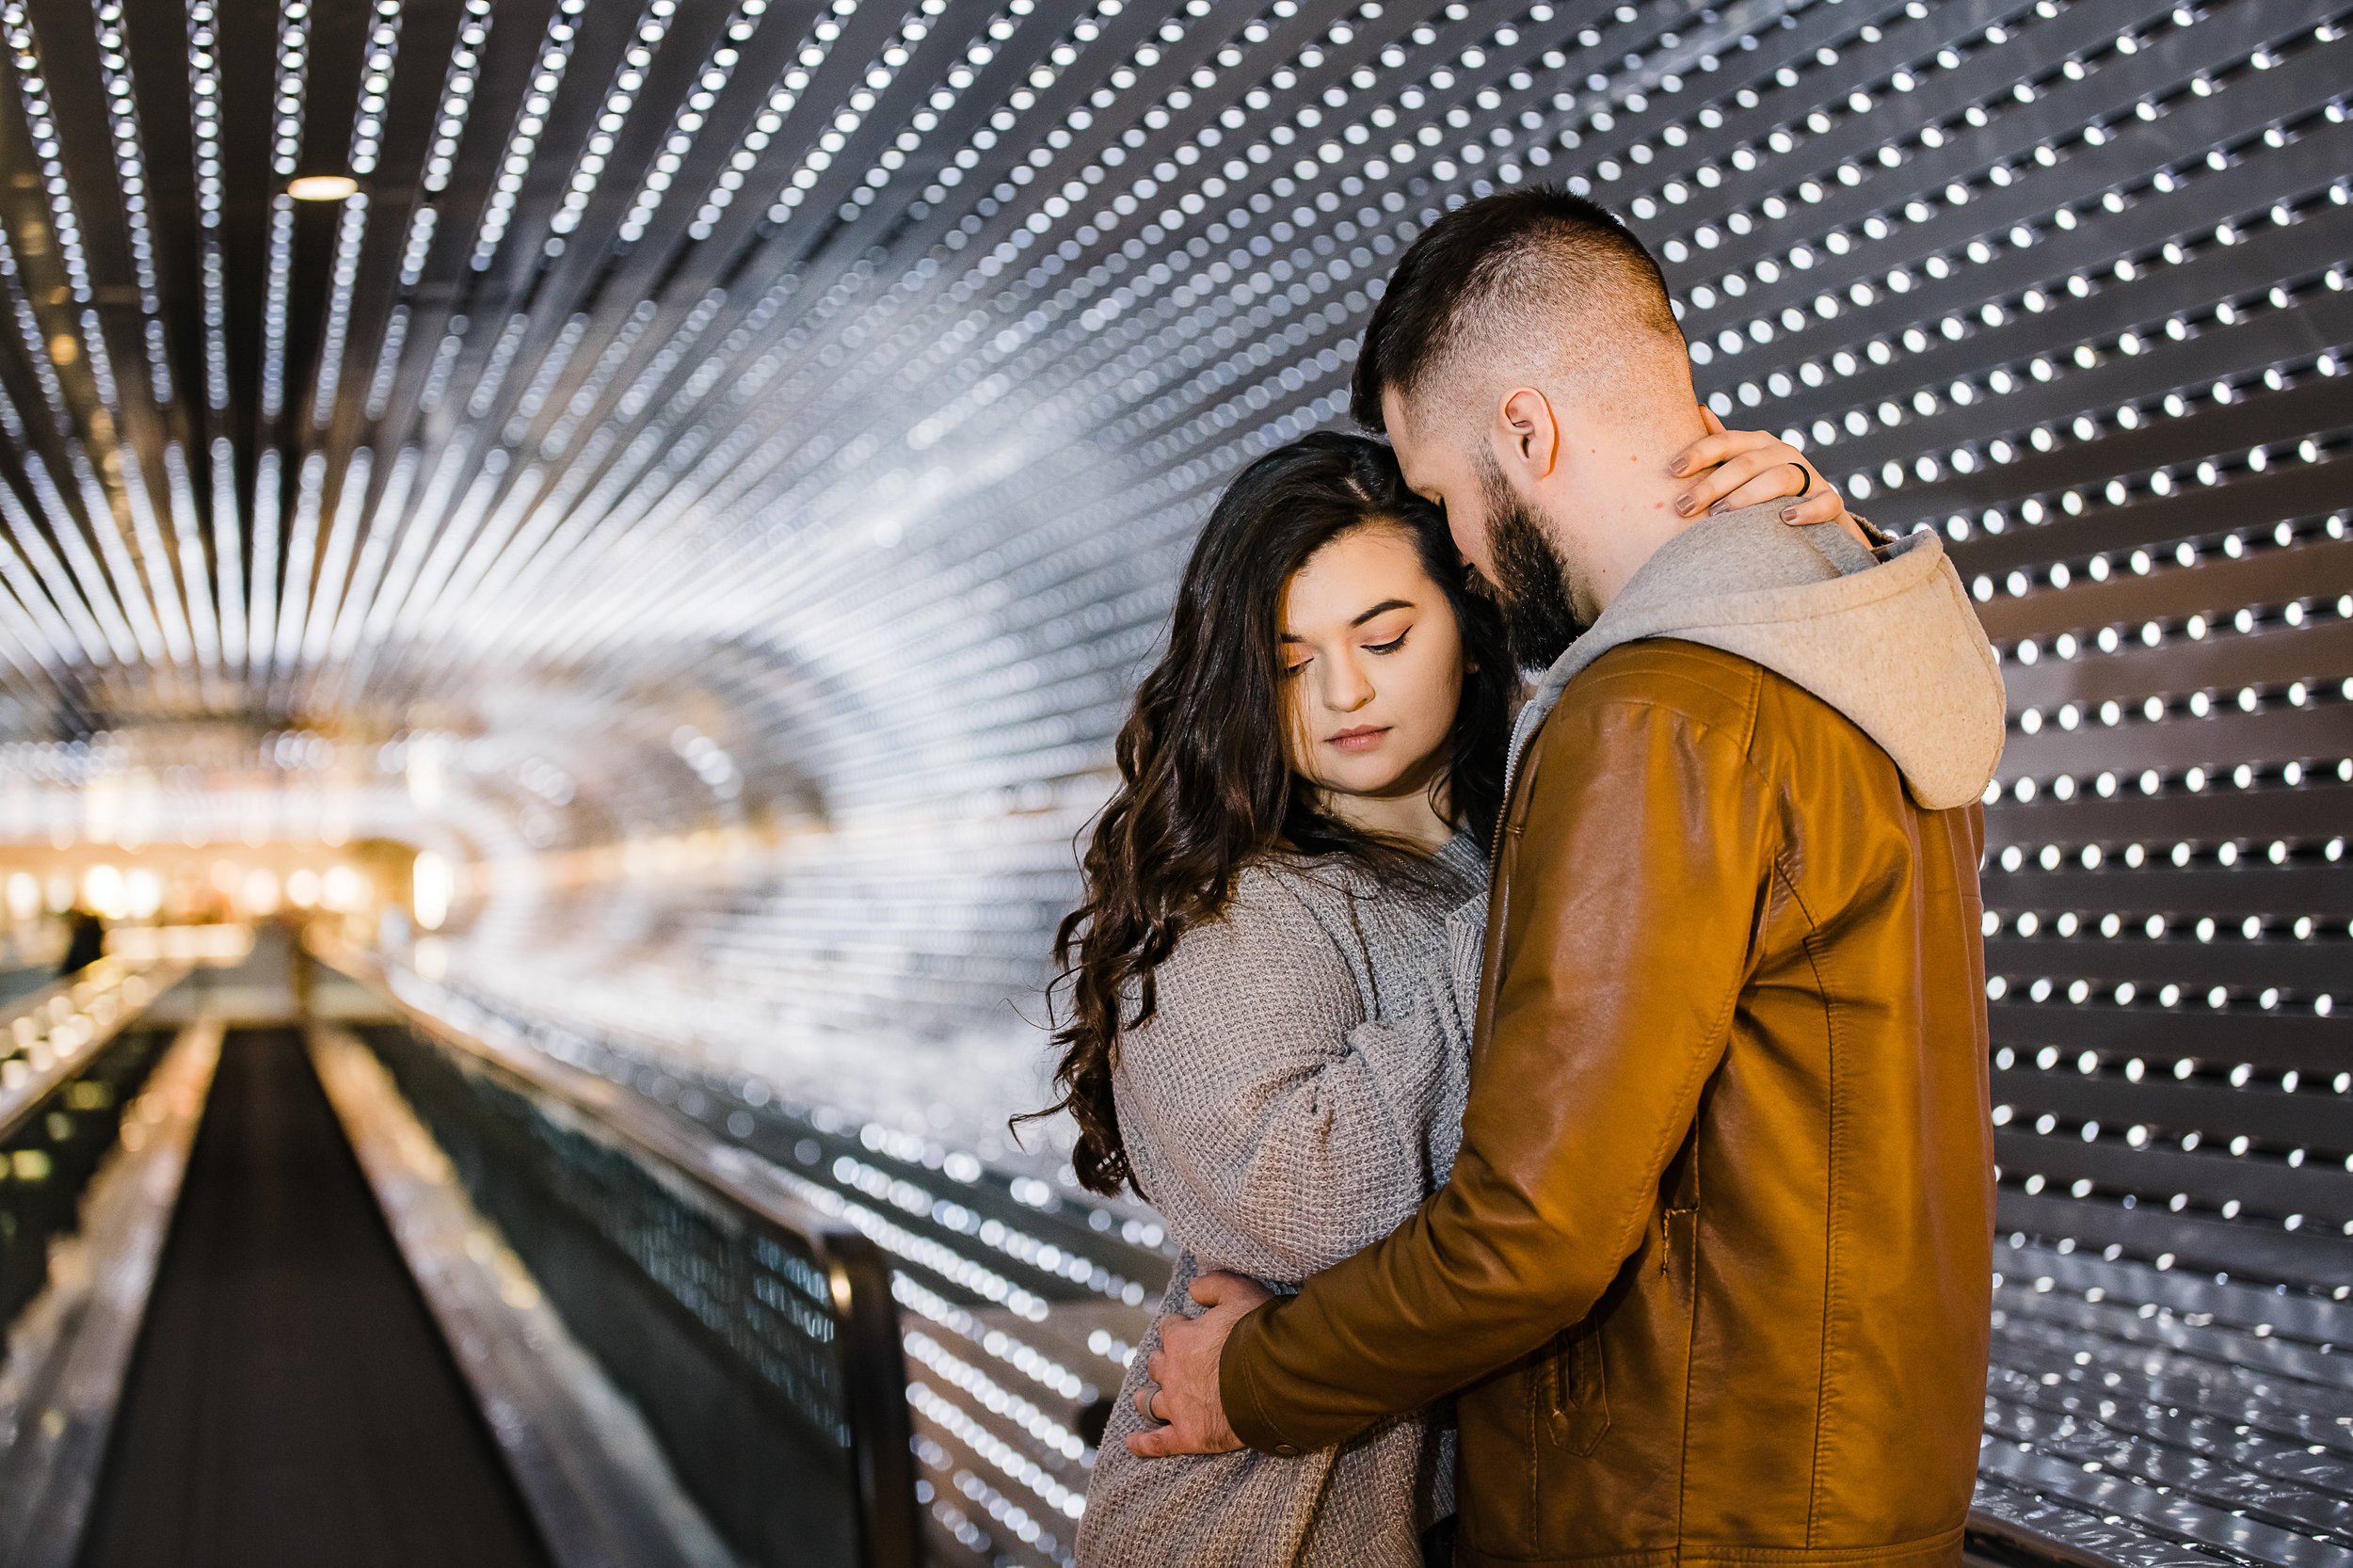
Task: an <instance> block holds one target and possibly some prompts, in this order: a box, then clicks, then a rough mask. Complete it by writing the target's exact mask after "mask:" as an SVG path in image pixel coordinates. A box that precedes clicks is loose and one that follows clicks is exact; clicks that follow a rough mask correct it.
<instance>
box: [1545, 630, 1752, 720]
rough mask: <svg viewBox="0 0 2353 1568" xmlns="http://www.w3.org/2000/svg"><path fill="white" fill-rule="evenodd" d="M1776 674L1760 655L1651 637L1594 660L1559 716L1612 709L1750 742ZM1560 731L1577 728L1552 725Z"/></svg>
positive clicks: (1567, 693)
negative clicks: (1757, 658)
mask: <svg viewBox="0 0 2353 1568" xmlns="http://www.w3.org/2000/svg"><path fill="white" fill-rule="evenodd" d="M1767 680H1769V673H1768V671H1767V670H1766V669H1765V667H1764V666H1763V665H1762V664H1757V663H1756V662H1755V661H1754V660H1752V659H1744V658H1742V657H1740V656H1739V655H1738V654H1737V653H1727V652H1725V651H1723V650H1722V649H1721V648H1707V647H1705V646H1703V645H1701V644H1699V643H1689V642H1684V641H1682V640H1681V639H1679V638H1674V637H1645V638H1643V639H1641V641H1639V642H1631V643H1625V644H1623V645H1621V646H1619V647H1617V648H1611V649H1610V650H1609V652H1607V653H1605V654H1603V655H1602V656H1601V657H1600V658H1598V659H1596V660H1594V661H1593V663H1592V664H1589V665H1587V666H1586V667H1585V668H1584V669H1583V670H1582V671H1580V672H1578V674H1577V679H1576V680H1572V681H1570V682H1569V684H1568V686H1567V689H1565V690H1564V691H1562V693H1561V701H1560V705H1559V707H1558V708H1557V709H1555V711H1554V713H1553V717H1554V718H1556V719H1571V720H1574V719H1575V718H1576V717H1577V716H1578V715H1590V716H1594V717H1598V716H1599V715H1600V714H1601V713H1603V712H1605V711H1608V710H1610V709H1631V710H1633V711H1635V712H1638V713H1640V714H1641V715H1642V716H1644V717H1646V718H1649V719H1652V720H1657V721H1665V722H1669V723H1684V724H1691V725H1697V726H1701V727H1704V728H1709V729H1715V730H1721V731H1722V732H1724V733H1726V734H1729V735H1732V736H1735V737H1737V738H1742V739H1745V737H1746V736H1747V735H1748V734H1749V733H1750V732H1751V731H1752V729H1753V728H1754V726H1755V721H1756V713H1757V709H1758V704H1759V702H1760V700H1761V698H1762V695H1763V692H1764V688H1765V683H1766V681H1767ZM1547 728H1554V729H1555V730H1556V732H1558V731H1564V730H1566V729H1568V728H1572V726H1571V725H1566V724H1564V725H1559V726H1547Z"/></svg>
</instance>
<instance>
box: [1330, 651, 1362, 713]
mask: <svg viewBox="0 0 2353 1568" xmlns="http://www.w3.org/2000/svg"><path fill="white" fill-rule="evenodd" d="M1323 680H1324V687H1323V700H1324V702H1325V703H1326V704H1327V705H1328V706H1330V707H1331V708H1332V709H1333V711H1334V712H1341V713H1353V712H1355V711H1356V710H1357V709H1359V708H1362V707H1363V706H1364V705H1365V704H1366V703H1368V702H1370V701H1371V700H1372V682H1371V681H1370V680H1367V679H1365V672H1364V671H1363V670H1360V669H1358V668H1357V667H1356V666H1355V665H1354V664H1351V663H1350V662H1349V661H1347V660H1345V659H1329V660H1326V661H1324V677H1323Z"/></svg>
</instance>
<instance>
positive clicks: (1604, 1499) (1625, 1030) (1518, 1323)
mask: <svg viewBox="0 0 2353 1568" xmlns="http://www.w3.org/2000/svg"><path fill="white" fill-rule="evenodd" d="M1982 833H1983V815H1982V812H1981V810H1980V809H1979V808H1977V807H1976V806H1970V807H1966V808H1961V809H1956V810H1946V811H1929V810H1925V809H1923V808H1920V807H1919V806H1918V805H1917V804H1916V803H1915V802H1914V801H1913V799H1912V797H1911V796H1910V795H1909V794H1908V793H1907V792H1906V791H1905V787H1904V784H1903V780H1902V778H1901V776H1899V775H1898V773H1897V769H1896V767H1895V765H1894V764H1893V763H1892V762H1891V761H1890V760H1889V759H1888V756H1887V754H1886V753H1885V752H1884V751H1882V750H1881V749H1880V748H1879V747H1878V746H1877V745H1874V744H1872V743H1871V741H1870V740H1869V739H1867V738H1866V737H1865V735H1864V734H1863V732H1862V731H1861V730H1859V729H1857V728H1855V727H1854V726H1853V725H1852V724H1850V723H1849V722H1848V720H1846V719H1845V718H1843V717H1842V716H1840V714H1839V713H1837V712H1834V711H1833V709H1831V708H1830V707H1828V706H1827V705H1825V704H1824V703H1823V702H1822V701H1820V700H1819V699H1818V698H1817V697H1815V696H1812V695H1810V694H1809V693H1807V692H1806V691H1804V690H1803V689H1801V688H1800V687H1799V686H1797V685H1795V684H1793V683H1792V682H1790V681H1789V680H1785V679H1783V678H1782V677H1780V676H1778V675H1775V674H1772V673H1770V672H1769V671H1767V670H1765V669H1763V668H1761V667H1759V666H1758V665H1756V664H1752V663H1749V662H1748V661H1746V660H1743V659H1739V658H1737V657H1734V656H1733V655H1730V654H1727V653H1721V652H1717V651H1714V650H1712V649H1708V648H1700V647H1698V646H1696V645H1693V644H1690V643H1685V642H1674V641H1649V642H1639V643H1634V644H1630V645H1628V646H1625V647H1623V648H1617V649H1615V650H1614V651H1611V652H1609V653H1608V654H1606V655H1604V656H1603V657H1602V658H1601V659H1599V660H1598V661H1596V662H1595V663H1594V664H1593V665H1592V667H1591V668H1589V669H1587V670H1586V671H1584V672H1583V673H1582V674H1581V675H1580V676H1579V677H1578V678H1577V680H1574V681H1573V682H1571V684H1570V685H1569V687H1568V689H1567V691H1566V692H1565V693H1564V694H1563V695H1562V697H1561V703H1560V706H1559V707H1558V708H1557V709H1555V710H1554V711H1553V712H1551V713H1550V714H1549V715H1548V716H1547V717H1546V719H1545V722H1544V725H1543V727H1542V728H1541V729H1540V730H1539V731H1538V734H1537V737H1536V740H1535V742H1534V744H1532V745H1531V747H1530V748H1529V754H1528V756H1527V757H1526V758H1525V759H1524V760H1523V763H1522V771H1521V776H1520V777H1519V779H1518V781H1517V784H1516V787H1515V789H1514V792H1513V799H1512V802H1511V804H1510V806H1509V807H1508V808H1507V813H1506V818H1505V821H1504V824H1503V826H1502V830H1501V833H1500V835H1499V848H1498V853H1497V864H1496V882H1495V893H1494V902H1493V904H1492V906H1491V909H1492V913H1491V919H1490V921H1489V926H1488V933H1487V945H1486V955H1485V962H1484V971H1483V974H1482V978H1481V995H1480V1009H1479V1028H1478V1033H1477V1038H1476V1042H1475V1045H1474V1047H1473V1055H1472V1062H1471V1085H1470V1100H1469V1107H1468V1110H1467V1112H1466V1113H1465V1136H1464V1142H1463V1147H1462V1153H1461V1155H1460V1157H1459V1159H1458V1160H1457V1162H1456V1164H1455V1167H1454V1173H1453V1176H1452V1177H1451V1179H1450V1180H1449V1182H1448V1184H1447V1185H1446V1187H1445V1188H1444V1189H1443V1190H1441V1191H1440V1192H1438V1193H1437V1195H1436V1196H1435V1197H1433V1199H1432V1200H1431V1201H1430V1202H1429V1203H1428V1204H1427V1205H1426V1206H1424V1208H1423V1209H1422V1211H1421V1212H1420V1213H1419V1214H1418V1215H1417V1217H1416V1218H1415V1219H1414V1220H1412V1221H1411V1222H1409V1223H1408V1224H1406V1225H1405V1226H1404V1227H1403V1228H1401V1230H1399V1231H1398V1232H1397V1233H1396V1234H1394V1235H1392V1236H1391V1237H1389V1238H1388V1239H1387V1240H1385V1241H1382V1242H1380V1243H1378V1244H1377V1245H1375V1246H1373V1247H1372V1248H1370V1249H1369V1250H1368V1251H1366V1252H1364V1253H1361V1254H1359V1255H1358V1256H1355V1257H1353V1258H1352V1259H1350V1260H1349V1261H1348V1262H1346V1263H1344V1264H1342V1265H1340V1266H1339V1267H1338V1268H1336V1269H1334V1270H1332V1271H1330V1272H1327V1273H1324V1274H1321V1275H1319V1276H1318V1277H1317V1278H1315V1279H1314V1280H1312V1281H1310V1282H1309V1284H1308V1286H1307V1288H1306V1289H1305V1291H1303V1292H1302V1293H1301V1294H1300V1295H1299V1296H1297V1297H1296V1298H1293V1299H1291V1300H1289V1301H1285V1302H1278V1303H1274V1304H1270V1305H1268V1306H1266V1307H1262V1308H1261V1309H1259V1310H1258V1311H1257V1312H1256V1313H1254V1314H1252V1315H1251V1316H1250V1317H1248V1318H1245V1319H1244V1320H1242V1321H1241V1323H1240V1324H1239V1325H1238V1326H1237V1327H1236V1329H1235V1331H1234V1334H1233V1336H1232V1337H1231V1338H1230V1339H1229V1340H1228V1341H1227V1342H1226V1346H1225V1355H1224V1362H1223V1368H1222V1372H1221V1383H1222V1387H1223V1392H1224V1396H1225V1408H1226V1412H1227V1414H1228V1416H1229V1417H1230V1418H1231V1420H1232V1422H1233V1424H1234V1428H1235V1430H1236V1432H1239V1433H1240V1434H1241V1437H1242V1438H1243V1440H1244V1441H1245V1442H1247V1443H1249V1444H1250V1445H1252V1446H1253V1447H1256V1448H1262V1449H1268V1450H1272V1451H1274V1452H1278V1453H1279V1452H1289V1451H1295V1450H1298V1449H1303V1448H1316V1447H1322V1446H1324V1445H1327V1444H1331V1443H1335V1442H1338V1441H1340V1440H1342V1439H1344V1438H1346V1437H1348V1436H1350V1435H1351V1434H1353V1433H1354V1432H1358V1431H1360V1430H1361V1429H1363V1428H1364V1427H1366V1426H1367V1425H1369V1423H1370V1422H1372V1421H1373V1420H1374V1419H1376V1418H1378V1417H1379V1416H1383V1415H1385V1414H1387V1413H1389V1412H1393V1411H1398V1410H1403V1409H1410V1408H1412V1407H1414V1406H1417V1405H1420V1404H1423V1403H1425V1402H1427V1401H1430V1400H1436V1399H1440V1398H1443V1397H1444V1396H1446V1395H1448V1394H1450V1393H1456V1392H1457V1391H1458V1390H1459V1398H1458V1400H1457V1404H1456V1408H1457V1411H1458V1413H1459V1416H1460V1419H1461V1423H1462V1448H1461V1480H1462V1482H1463V1485H1462V1489H1461V1493H1462V1500H1463V1501H1462V1508H1463V1512H1462V1525H1461V1534H1460V1547H1459V1550H1460V1554H1461V1555H1460V1558H1459V1560H1460V1561H1462V1562H1465V1563H1471V1564H1485V1563H1506V1562H1510V1563H1580V1564H1582V1563H1609V1564H1611V1565H1612V1568H1615V1565H1618V1564H1625V1565H1628V1568H1632V1565H1638V1564H1641V1565H1647V1564H1654V1563H1656V1564H1667V1563H1710V1564H1712V1563H1723V1564H1744V1565H1757V1568H1763V1565H1771V1568H1811V1565H1815V1564H1821V1565H1831V1564H1837V1565H1840V1568H1846V1565H1850V1564H1864V1563H1869V1564H1882V1563H1912V1562H1921V1563H1929V1562H1938V1563H1950V1562H1955V1561H1957V1560H1958V1559H1959V1556H1960V1550H1961V1527H1962V1523H1963V1521H1964V1519H1965V1518H1966V1516H1967V1512H1968V1507H1969V1497H1970V1492H1971V1487H1972V1483H1973V1480H1974V1478H1975V1473H1976V1461H1977V1440H1978V1432H1979V1426H1980V1422H1981V1418H1982V1401H1983V1398H1984V1391H1985V1371H1986V1341H1987V1332H1988V1328H1987V1325H1988V1318H1989V1312H1990V1305H1991V1303H1990V1293H1991V1285H1990V1275H1991V1270H1992V1260H1991V1256H1990V1254H1991V1245H1992V1226H1993V1145H1992V1132H1991V1128H1989V1126H1988V1121H1987V1076H1986V1075H1987V1063H1986V1014H1985V976H1984V950H1983V943H1982V938H1981V936H1980V932H1979V925H1978V921H1979V918H1980V909H1981V904H1980V902H1979V896H1978V892H1977V858H1978V852H1979V844H1980V840H1981V838H1982Z"/></svg>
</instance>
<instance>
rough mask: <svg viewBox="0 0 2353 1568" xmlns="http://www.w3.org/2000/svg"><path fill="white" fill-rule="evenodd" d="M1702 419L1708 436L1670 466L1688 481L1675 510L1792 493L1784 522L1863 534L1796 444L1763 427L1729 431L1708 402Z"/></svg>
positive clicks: (1713, 509)
mask: <svg viewBox="0 0 2353 1568" xmlns="http://www.w3.org/2000/svg"><path fill="white" fill-rule="evenodd" d="M1700 418H1702V419H1704V420H1705V421H1706V422H1707V434H1706V435H1705V436H1702V437H1701V438H1700V439H1699V440H1695V441H1693V442H1692V443H1691V444H1690V445H1689V446H1687V447H1685V448H1684V449H1683V450H1682V451H1681V452H1680V453H1678V454H1676V456H1675V459H1674V461H1673V462H1672V463H1670V464H1669V465H1668V472H1671V473H1673V474H1674V475H1675V476H1676V477H1677V478H1680V479H1685V480H1687V481H1688V483H1687V484H1686V485H1685V486H1684V488H1683V492H1682V493H1681V494H1680V495H1678V496H1677V497H1676V498H1675V510H1676V511H1678V512H1680V513H1682V514H1683V515H1684V516H1685V517H1687V518H1695V517H1699V516H1701V515H1702V514H1707V515H1713V514H1715V513H1718V512H1730V511H1737V509H1739V508H1740V507H1743V506H1760V505H1763V504H1765V503H1766V502H1768V501H1772V500H1775V499H1778V498H1780V497H1782V496H1789V497H1793V498H1794V499H1792V500H1791V501H1790V503H1789V504H1787V505H1786V506H1784V507H1783V508H1782V511H1781V520H1782V521H1784V522H1786V523H1790V524H1792V525H1793V526H1798V527H1802V526H1804V525H1805V524H1808V523H1815V522H1841V523H1844V524H1846V527H1847V531H1848V532H1849V533H1850V534H1852V535H1854V536H1855V537H1857V538H1858V539H1860V538H1862V537H1863V531H1862V529H1861V528H1860V527H1859V526H1858V525H1857V524H1856V523H1855V521H1854V520H1853V519H1852V518H1850V517H1849V516H1848V514H1847V498H1846V497H1845V496H1843V495H1840V494H1839V493H1838V488H1837V487H1836V486H1835V485H1833V484H1832V483H1831V482H1830V481H1829V480H1827V479H1825V478H1823V477H1822V475H1821V473H1820V472H1819V471H1818V470H1817V469H1816V468H1815V466H1814V465H1813V464H1812V463H1809V462H1807V461H1806V460H1805V455H1804V454H1803V453H1801V452H1800V451H1799V450H1798V449H1797V448H1796V447H1794V446H1791V445H1790V444H1789V443H1788V442H1787V441H1785V440H1779V439H1778V438H1776V437H1773V436H1769V435H1767V434H1766V433H1765V432H1764V431H1762V430H1727V429H1725V428H1724V424H1723V421H1721V420H1720V419H1718V418H1717V417H1716V416H1715V414H1714V413H1713V412H1712V411H1710V410H1709V409H1708V408H1706V406H1705V405H1702V406H1701V408H1700ZM1865 542H1866V543H1867V542H1868V541H1867V540H1866V541H1865Z"/></svg>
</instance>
